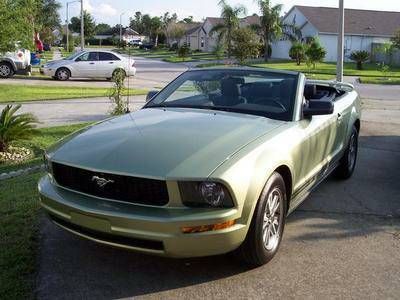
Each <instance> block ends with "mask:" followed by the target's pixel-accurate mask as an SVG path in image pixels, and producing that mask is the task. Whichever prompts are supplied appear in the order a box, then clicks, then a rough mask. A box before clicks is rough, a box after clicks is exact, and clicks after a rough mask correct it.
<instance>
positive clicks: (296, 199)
mask: <svg viewBox="0 0 400 300" xmlns="http://www.w3.org/2000/svg"><path fill="white" fill-rule="evenodd" d="M340 158H341V156H339V159H336V160H335V161H334V162H330V163H327V164H326V165H325V166H324V167H323V168H322V169H321V171H319V172H318V173H317V174H316V175H315V176H314V177H312V178H311V179H310V180H309V181H308V182H307V183H306V184H305V185H304V186H303V187H301V188H300V189H299V190H297V191H296V192H295V193H293V195H292V200H291V201H290V207H289V209H288V215H289V214H291V213H292V212H293V211H294V210H295V209H296V208H297V207H298V206H299V205H300V204H301V203H302V202H303V201H304V200H305V199H306V198H307V197H308V196H309V195H310V194H311V192H312V191H313V190H314V189H315V188H316V187H317V186H318V185H319V184H320V183H321V182H322V181H324V180H325V179H326V178H327V177H328V176H329V175H330V174H331V173H332V172H333V171H334V170H335V169H336V168H337V167H338V166H339V163H340Z"/></svg>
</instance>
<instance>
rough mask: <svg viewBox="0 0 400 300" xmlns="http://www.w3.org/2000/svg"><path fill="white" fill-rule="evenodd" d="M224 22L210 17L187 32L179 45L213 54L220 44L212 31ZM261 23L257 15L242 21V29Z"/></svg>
mask: <svg viewBox="0 0 400 300" xmlns="http://www.w3.org/2000/svg"><path fill="white" fill-rule="evenodd" d="M222 22H223V19H221V18H213V17H208V18H206V19H205V20H204V22H203V24H201V25H199V26H197V27H193V28H191V29H189V30H187V31H186V33H185V35H184V36H183V37H182V38H181V40H180V41H179V43H180V44H181V45H182V44H184V43H186V44H187V45H188V46H189V47H190V49H192V50H200V51H204V52H211V51H213V49H214V47H215V46H216V45H217V42H218V41H217V34H212V35H210V32H211V29H212V28H213V27H214V26H216V25H218V24H221V23H222ZM259 23H260V18H259V16H257V15H253V16H248V17H245V18H242V19H240V27H247V26H250V25H252V24H259Z"/></svg>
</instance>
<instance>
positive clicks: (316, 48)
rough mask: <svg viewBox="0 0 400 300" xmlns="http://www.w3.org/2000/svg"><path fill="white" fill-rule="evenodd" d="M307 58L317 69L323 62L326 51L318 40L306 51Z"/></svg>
mask: <svg viewBox="0 0 400 300" xmlns="http://www.w3.org/2000/svg"><path fill="white" fill-rule="evenodd" d="M305 53H306V57H307V60H308V62H309V63H310V64H312V65H313V68H314V69H315V67H316V65H317V63H318V62H321V61H322V60H323V59H324V58H325V55H326V50H325V49H324V47H322V46H321V44H320V42H319V40H318V39H314V40H313V41H311V43H310V44H309V45H308V47H307V49H306V52H305Z"/></svg>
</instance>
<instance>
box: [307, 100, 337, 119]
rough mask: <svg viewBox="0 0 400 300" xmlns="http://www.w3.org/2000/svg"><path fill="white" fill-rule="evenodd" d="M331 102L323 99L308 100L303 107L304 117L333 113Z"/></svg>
mask: <svg viewBox="0 0 400 300" xmlns="http://www.w3.org/2000/svg"><path fill="white" fill-rule="evenodd" d="M333 108H334V105H333V102H332V101H324V100H312V99H311V100H309V101H308V105H305V106H304V107H303V115H304V116H305V117H309V116H317V115H330V114H332V113H333Z"/></svg>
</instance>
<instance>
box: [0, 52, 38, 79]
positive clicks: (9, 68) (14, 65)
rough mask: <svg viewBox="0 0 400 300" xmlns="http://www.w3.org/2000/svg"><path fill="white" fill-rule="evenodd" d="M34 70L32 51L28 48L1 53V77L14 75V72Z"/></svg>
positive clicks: (23, 72) (20, 72) (22, 72)
mask: <svg viewBox="0 0 400 300" xmlns="http://www.w3.org/2000/svg"><path fill="white" fill-rule="evenodd" d="M30 72H32V66H31V52H30V51H29V50H27V49H18V50H16V51H13V52H12V51H10V52H6V53H5V54H3V55H2V54H0V78H8V77H12V76H13V75H14V74H28V73H30Z"/></svg>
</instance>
